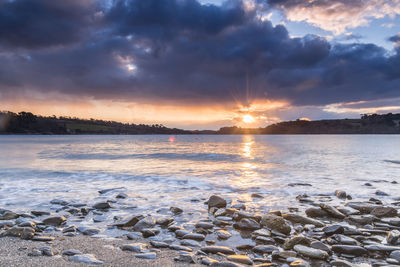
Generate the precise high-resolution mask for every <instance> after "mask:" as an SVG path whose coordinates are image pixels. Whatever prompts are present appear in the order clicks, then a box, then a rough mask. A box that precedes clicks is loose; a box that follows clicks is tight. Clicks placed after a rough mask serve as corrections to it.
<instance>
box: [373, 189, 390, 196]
mask: <svg viewBox="0 0 400 267" xmlns="http://www.w3.org/2000/svg"><path fill="white" fill-rule="evenodd" d="M375 195H377V196H388V195H389V194H388V193H386V192H383V191H381V190H376V192H375Z"/></svg>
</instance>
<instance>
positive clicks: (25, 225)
mask: <svg viewBox="0 0 400 267" xmlns="http://www.w3.org/2000/svg"><path fill="white" fill-rule="evenodd" d="M18 226H19V227H31V228H34V227H35V226H36V223H34V222H22V223H19V224H18Z"/></svg>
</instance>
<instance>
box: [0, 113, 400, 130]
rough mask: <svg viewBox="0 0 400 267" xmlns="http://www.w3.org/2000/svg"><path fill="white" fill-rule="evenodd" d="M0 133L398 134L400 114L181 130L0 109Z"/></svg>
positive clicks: (154, 125) (160, 125)
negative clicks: (250, 126)
mask: <svg viewBox="0 0 400 267" xmlns="http://www.w3.org/2000/svg"><path fill="white" fill-rule="evenodd" d="M0 134H168V135H172V134H400V113H399V114H392V113H388V114H382V115H379V114H369V115H367V114H365V115H362V116H361V118H360V119H336V120H316V121H308V120H301V119H298V120H295V121H285V122H279V123H276V124H272V125H269V126H267V127H264V128H241V127H236V126H233V127H223V128H221V129H219V130H217V131H213V130H203V131H198V130H194V131H193V130H183V129H177V128H168V127H165V126H164V125H162V124H153V125H145V124H133V123H121V122H115V121H104V120H96V119H89V120H87V119H79V118H71V117H56V116H52V117H44V116H37V115H34V114H32V113H30V112H20V113H18V114H17V113H13V112H0Z"/></svg>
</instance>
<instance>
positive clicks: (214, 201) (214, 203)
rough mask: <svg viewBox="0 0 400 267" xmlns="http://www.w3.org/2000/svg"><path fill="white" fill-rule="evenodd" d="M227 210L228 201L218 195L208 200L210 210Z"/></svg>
mask: <svg viewBox="0 0 400 267" xmlns="http://www.w3.org/2000/svg"><path fill="white" fill-rule="evenodd" d="M213 207H216V208H225V207H226V200H225V199H223V198H222V197H220V196H217V195H212V196H211V197H210V198H209V199H208V208H209V209H210V208H213Z"/></svg>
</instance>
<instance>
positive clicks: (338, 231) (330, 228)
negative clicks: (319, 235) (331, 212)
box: [322, 224, 344, 236]
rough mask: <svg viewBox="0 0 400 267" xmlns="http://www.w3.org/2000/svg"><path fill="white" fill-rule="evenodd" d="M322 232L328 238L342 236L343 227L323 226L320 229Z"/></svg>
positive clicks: (337, 225)
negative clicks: (336, 235) (335, 235)
mask: <svg viewBox="0 0 400 267" xmlns="http://www.w3.org/2000/svg"><path fill="white" fill-rule="evenodd" d="M322 231H324V233H325V234H326V235H327V236H330V235H334V234H343V232H344V228H343V226H341V225H339V224H334V225H329V226H325V227H324V228H323V229H322Z"/></svg>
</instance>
